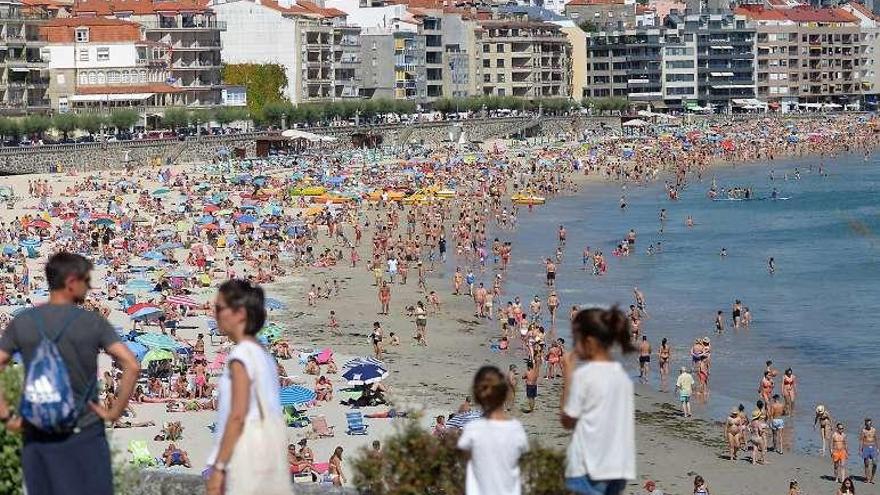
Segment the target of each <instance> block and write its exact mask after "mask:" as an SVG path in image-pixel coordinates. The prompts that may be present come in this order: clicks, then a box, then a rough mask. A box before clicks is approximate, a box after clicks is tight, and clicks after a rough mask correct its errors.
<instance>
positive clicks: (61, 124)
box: [52, 113, 79, 140]
mask: <svg viewBox="0 0 880 495" xmlns="http://www.w3.org/2000/svg"><path fill="white" fill-rule="evenodd" d="M52 127H54V128H55V129H56V130H57V131H58V132H60V133H61V134H63V135H64V139H65V140H66V139H67V135H68V134H70V133H71V132H73V131H75V130H76V129H77V128H79V116H78V115H76V114H75V113H59V114H57V115H55V116H54V117H52Z"/></svg>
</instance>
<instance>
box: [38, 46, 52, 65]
mask: <svg viewBox="0 0 880 495" xmlns="http://www.w3.org/2000/svg"><path fill="white" fill-rule="evenodd" d="M40 59H42V60H43V62H51V61H52V51H51V50H49V48H47V47H43V48H40Z"/></svg>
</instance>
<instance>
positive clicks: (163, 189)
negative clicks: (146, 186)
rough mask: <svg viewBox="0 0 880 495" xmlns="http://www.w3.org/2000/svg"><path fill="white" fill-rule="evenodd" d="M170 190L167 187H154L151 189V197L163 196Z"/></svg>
mask: <svg viewBox="0 0 880 495" xmlns="http://www.w3.org/2000/svg"><path fill="white" fill-rule="evenodd" d="M170 192H171V189H168V188H167V187H160V188H159V189H156V190H155V191H153V197H154V198H156V197H159V196H165V195H166V194H168V193H170Z"/></svg>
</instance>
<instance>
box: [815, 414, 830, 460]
mask: <svg viewBox="0 0 880 495" xmlns="http://www.w3.org/2000/svg"><path fill="white" fill-rule="evenodd" d="M816 426H819V436H820V437H822V450H821V451H820V453H821V455H823V456H824V455H825V449H826V448H827V446H828V438H829V437H830V436H831V414H829V413H828V410H826V409H825V406H823V405H822V404H819V405H818V406H816V417H815V418H814V419H813V429H816Z"/></svg>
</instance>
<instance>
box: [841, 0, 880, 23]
mask: <svg viewBox="0 0 880 495" xmlns="http://www.w3.org/2000/svg"><path fill="white" fill-rule="evenodd" d="M847 6H848V7H850V8H852V9H853V10H856V11H858V12H859V13H860V14H862V15H863V16H865V17H867V18H868V19H873V20H875V21H876V20H878V17H877V15H876V14H874V12H871V9H869V8H868V7H865V6H864V5H862V4H860V3H859V2H849V3H847V4H845V5H843V7H844V8H846V7H847Z"/></svg>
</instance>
